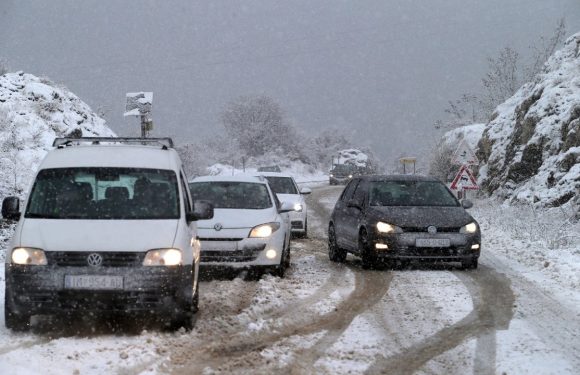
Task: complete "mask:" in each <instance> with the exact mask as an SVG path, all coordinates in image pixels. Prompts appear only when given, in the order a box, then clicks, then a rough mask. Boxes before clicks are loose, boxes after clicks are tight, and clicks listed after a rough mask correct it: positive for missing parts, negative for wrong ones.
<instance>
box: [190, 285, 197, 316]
mask: <svg viewBox="0 0 580 375" xmlns="http://www.w3.org/2000/svg"><path fill="white" fill-rule="evenodd" d="M191 311H192V312H193V313H196V312H198V311H199V281H198V282H197V285H196V286H195V294H194V295H193V303H192V305H191Z"/></svg>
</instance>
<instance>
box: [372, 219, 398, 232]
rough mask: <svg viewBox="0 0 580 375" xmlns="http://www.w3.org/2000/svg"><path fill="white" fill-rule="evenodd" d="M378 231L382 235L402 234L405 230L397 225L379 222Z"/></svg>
mask: <svg viewBox="0 0 580 375" xmlns="http://www.w3.org/2000/svg"><path fill="white" fill-rule="evenodd" d="M377 230H378V231H379V232H381V233H401V232H403V230H402V229H401V228H399V227H398V226H396V225H393V224H388V223H384V222H382V221H379V222H378V223H377Z"/></svg>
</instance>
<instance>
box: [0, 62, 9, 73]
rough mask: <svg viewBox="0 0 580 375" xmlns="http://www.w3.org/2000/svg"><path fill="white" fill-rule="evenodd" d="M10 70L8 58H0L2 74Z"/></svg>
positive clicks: (0, 71)
mask: <svg viewBox="0 0 580 375" xmlns="http://www.w3.org/2000/svg"><path fill="white" fill-rule="evenodd" d="M8 72H9V68H8V60H6V59H4V58H0V76H1V75H4V74H6V73H8Z"/></svg>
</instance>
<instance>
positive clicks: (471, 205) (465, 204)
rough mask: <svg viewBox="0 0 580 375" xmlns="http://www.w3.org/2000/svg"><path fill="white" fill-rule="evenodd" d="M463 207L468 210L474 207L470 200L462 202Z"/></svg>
mask: <svg viewBox="0 0 580 375" xmlns="http://www.w3.org/2000/svg"><path fill="white" fill-rule="evenodd" d="M461 207H463V208H465V209H466V210H467V209H468V208H471V207H473V202H471V201H470V200H469V199H464V200H462V201H461Z"/></svg>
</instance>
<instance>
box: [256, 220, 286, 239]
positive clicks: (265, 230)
mask: <svg viewBox="0 0 580 375" xmlns="http://www.w3.org/2000/svg"><path fill="white" fill-rule="evenodd" d="M279 228H280V223H267V224H262V225H258V226H256V227H254V228H252V230H251V231H250V238H266V237H270V236H271V235H272V233H274V232H275V231H277V230H278V229H279Z"/></svg>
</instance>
